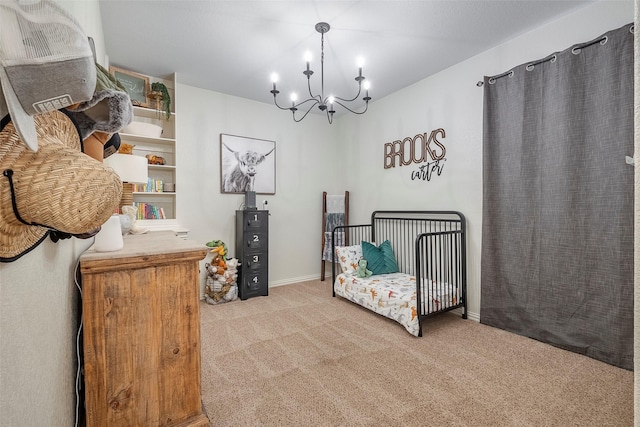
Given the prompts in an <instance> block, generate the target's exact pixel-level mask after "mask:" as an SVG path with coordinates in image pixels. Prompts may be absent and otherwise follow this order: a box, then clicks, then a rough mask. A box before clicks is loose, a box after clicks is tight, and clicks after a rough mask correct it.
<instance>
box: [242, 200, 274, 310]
mask: <svg viewBox="0 0 640 427" xmlns="http://www.w3.org/2000/svg"><path fill="white" fill-rule="evenodd" d="M236 258H238V259H239V260H240V264H241V266H240V272H239V275H238V295H239V296H240V299H242V300H244V299H247V298H251V297H256V296H267V295H269V211H266V210H255V209H254V210H244V211H236Z"/></svg>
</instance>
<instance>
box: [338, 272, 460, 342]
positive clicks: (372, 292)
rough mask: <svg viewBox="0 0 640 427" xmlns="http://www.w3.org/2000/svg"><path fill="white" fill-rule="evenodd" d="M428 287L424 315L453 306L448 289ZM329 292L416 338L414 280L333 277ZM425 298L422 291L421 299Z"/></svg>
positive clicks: (395, 276) (451, 291) (406, 277)
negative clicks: (374, 314) (390, 322)
mask: <svg viewBox="0 0 640 427" xmlns="http://www.w3.org/2000/svg"><path fill="white" fill-rule="evenodd" d="M423 283H424V281H423ZM428 283H429V285H428V286H426V287H427V288H428V298H425V300H426V301H428V307H425V309H426V310H425V311H426V313H432V312H435V311H438V310H440V309H441V308H442V307H443V306H444V307H447V306H451V305H455V304H456V303H457V293H456V291H455V289H452V287H451V286H450V285H447V284H444V283H436V282H433V281H428ZM333 288H334V290H335V292H336V295H340V296H341V297H343V298H346V299H348V300H349V301H352V302H355V303H356V304H359V305H361V306H363V307H365V308H367V309H369V310H371V311H374V312H376V313H378V314H381V315H383V316H385V317H388V318H389V319H392V320H395V321H396V322H398V323H400V324H401V325H402V326H404V327H405V329H406V330H407V331H408V332H409V333H410V334H412V335H414V336H416V337H417V336H418V334H419V332H420V318H419V316H418V310H417V304H416V278H415V276H411V275H409V274H406V273H391V274H379V275H374V276H369V277H366V278H359V277H357V276H356V275H355V274H345V273H341V274H339V275H338V276H337V277H336V281H335V283H334V284H333ZM425 295H426V294H425V292H424V291H423V298H424V297H425ZM443 303H444V304H443Z"/></svg>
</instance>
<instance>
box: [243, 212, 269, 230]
mask: <svg viewBox="0 0 640 427" xmlns="http://www.w3.org/2000/svg"><path fill="white" fill-rule="evenodd" d="M268 219H269V212H267V211H255V212H245V213H244V223H245V226H246V227H247V228H251V229H254V228H265V229H266V227H267V224H268Z"/></svg>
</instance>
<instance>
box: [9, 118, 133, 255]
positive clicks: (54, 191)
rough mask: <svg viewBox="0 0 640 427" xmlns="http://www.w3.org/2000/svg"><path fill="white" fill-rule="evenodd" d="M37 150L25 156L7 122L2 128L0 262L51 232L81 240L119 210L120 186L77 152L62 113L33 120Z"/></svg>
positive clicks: (109, 172)
mask: <svg viewBox="0 0 640 427" xmlns="http://www.w3.org/2000/svg"><path fill="white" fill-rule="evenodd" d="M33 119H34V122H35V127H36V132H37V137H38V146H39V149H38V151H37V152H33V151H31V150H29V148H28V147H27V146H26V145H25V144H24V143H23V142H22V140H21V139H20V136H19V135H18V133H17V131H16V129H15V127H14V125H13V123H12V122H10V121H9V116H6V117H5V119H3V120H2V122H1V123H0V261H2V262H8V261H14V260H16V259H18V258H19V257H21V256H22V255H24V254H25V253H27V252H29V251H30V250H32V249H33V248H34V247H36V246H37V245H38V244H39V243H40V242H42V240H44V238H45V237H46V236H47V234H49V232H50V231H52V230H57V231H61V232H64V233H69V234H78V235H80V234H83V233H87V232H89V231H92V230H95V229H96V228H98V227H100V226H101V225H102V224H104V223H105V222H106V221H107V219H109V217H110V216H111V215H112V214H113V211H114V209H115V208H116V207H117V206H118V203H119V201H120V196H121V194H122V182H121V181H120V178H119V177H118V175H117V174H116V173H115V172H114V171H113V169H111V168H110V167H108V166H106V165H104V164H102V163H100V162H98V161H96V160H94V159H92V158H91V157H89V156H87V155H86V154H83V153H82V152H81V151H80V136H79V132H78V129H77V127H76V126H75V124H74V123H73V122H72V121H71V119H70V118H69V117H67V116H66V115H65V114H64V113H62V112H60V111H52V112H49V113H43V114H39V115H36V116H34V118H33Z"/></svg>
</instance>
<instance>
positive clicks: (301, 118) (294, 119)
mask: <svg viewBox="0 0 640 427" xmlns="http://www.w3.org/2000/svg"><path fill="white" fill-rule="evenodd" d="M308 101H315V102H314V103H313V104H311V107H309V109H308V110H307V111H306V112H305V113H304V115H303V116H302V117H300V118H299V119H296V110H294V111H292V113H293V121H294V122H296V123H297V122H301V121H302V120H303V119H304V118H305V117H307V114H309V111H311V109H312V108H313V107H315V106H316V105H317V104H318V103H319V102H318V100H317V99H307V100H306V101H302V102H301V103H300V104H298V105H296V107H298V106H300V105H302V104H304V103H305V102H308Z"/></svg>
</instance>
